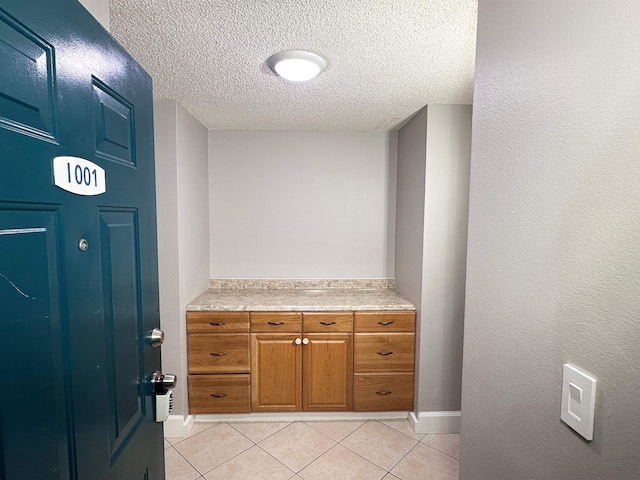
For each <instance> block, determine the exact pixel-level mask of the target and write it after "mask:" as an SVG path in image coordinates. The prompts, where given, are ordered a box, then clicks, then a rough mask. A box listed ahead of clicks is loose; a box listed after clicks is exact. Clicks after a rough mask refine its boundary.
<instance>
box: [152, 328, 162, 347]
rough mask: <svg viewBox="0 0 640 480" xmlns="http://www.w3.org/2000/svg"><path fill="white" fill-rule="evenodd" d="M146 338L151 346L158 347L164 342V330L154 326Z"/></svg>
mask: <svg viewBox="0 0 640 480" xmlns="http://www.w3.org/2000/svg"><path fill="white" fill-rule="evenodd" d="M148 338H149V341H150V342H151V346H152V347H153V348H158V347H159V346H160V345H162V344H163V343H164V332H163V331H162V330H160V329H159V328H154V329H153V330H151V333H150V334H149V337H148Z"/></svg>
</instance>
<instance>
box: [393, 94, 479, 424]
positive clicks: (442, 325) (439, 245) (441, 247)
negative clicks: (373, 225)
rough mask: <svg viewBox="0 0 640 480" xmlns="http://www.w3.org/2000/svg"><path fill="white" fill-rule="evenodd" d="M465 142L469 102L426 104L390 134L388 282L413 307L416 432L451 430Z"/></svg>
mask: <svg viewBox="0 0 640 480" xmlns="http://www.w3.org/2000/svg"><path fill="white" fill-rule="evenodd" d="M470 142H471V106H469V105H429V106H428V107H425V108H424V109H423V110H421V111H420V112H418V114H417V115H416V116H415V117H414V118H413V119H411V121H410V122H409V123H407V125H405V126H404V127H403V128H402V129H401V130H400V132H399V135H398V199H397V228H396V246H397V248H396V281H397V284H398V288H400V290H401V291H402V292H404V293H405V295H407V297H408V298H409V299H410V300H411V301H412V302H413V303H414V304H415V305H416V307H417V312H416V314H417V329H416V335H417V338H416V345H417V355H416V398H415V410H416V413H417V421H418V425H415V428H416V430H417V431H420V432H422V433H427V432H429V433H433V432H437V431H457V430H458V429H459V411H460V390H461V385H460V384H461V378H462V338H463V332H462V330H463V323H464V288H465V265H466V240H467V218H468V198H469V162H470V157H471V144H470ZM443 412H445V413H443Z"/></svg>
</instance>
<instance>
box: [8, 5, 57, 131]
mask: <svg viewBox="0 0 640 480" xmlns="http://www.w3.org/2000/svg"><path fill="white" fill-rule="evenodd" d="M0 57H2V58H3V64H4V65H6V67H4V68H2V69H0V112H1V113H0V124H2V125H3V126H4V127H5V128H10V129H12V130H15V131H18V132H22V133H26V134H27V135H35V136H40V137H43V138H46V139H53V138H54V136H55V135H54V133H55V123H54V122H55V120H56V116H55V110H56V109H55V102H54V99H55V92H56V90H55V82H54V75H53V71H54V70H53V47H52V46H51V45H49V44H48V43H47V42H45V41H44V40H42V39H41V38H38V36H37V35H35V34H34V33H33V32H30V31H29V30H28V29H27V28H26V27H25V26H24V25H21V24H20V23H19V22H17V21H16V20H14V19H12V18H11V17H9V16H8V15H6V14H4V13H3V12H2V11H0ZM16 80H19V81H16Z"/></svg>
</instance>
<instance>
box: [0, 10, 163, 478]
mask: <svg viewBox="0 0 640 480" xmlns="http://www.w3.org/2000/svg"><path fill="white" fill-rule="evenodd" d="M59 157H60V158H59ZM56 158H57V160H54V159H56ZM101 171H103V172H104V175H103V176H101ZM72 187H73V188H72ZM75 187H82V188H84V190H82V191H79V190H77V189H76V192H75V193H74V188H75ZM154 189H155V187H154V163H153V124H152V96H151V80H150V78H149V76H148V75H147V74H146V73H145V72H144V71H143V70H142V68H141V67H140V66H139V65H137V64H136V63H135V62H134V61H133V60H132V59H131V57H130V56H129V55H128V54H127V53H126V52H125V51H124V50H123V49H122V48H121V47H120V46H119V45H118V44H117V43H116V42H115V41H113V40H112V39H111V37H110V36H109V35H108V34H107V33H106V32H105V31H104V30H103V29H102V27H101V26H100V25H99V24H98V23H97V22H96V21H95V20H94V19H93V18H92V17H91V16H90V15H89V14H88V13H87V12H86V10H85V9H84V8H83V7H82V6H81V5H80V4H79V3H78V2H77V1H75V0H46V1H37V0H0V365H2V369H3V377H4V378H3V380H2V381H1V382H0V383H1V384H2V394H0V480H49V479H51V480H54V479H55V480H58V479H78V480H102V479H105V480H106V479H112V480H129V479H130V480H143V479H146V480H155V479H162V478H164V460H163V439H162V425H161V424H160V423H156V422H155V421H154V418H155V417H154V415H155V412H154V396H153V391H152V385H151V377H152V375H153V373H154V372H155V371H157V370H159V369H160V351H159V350H160V349H158V348H152V346H151V344H150V340H149V336H150V332H151V331H152V329H154V328H155V327H158V326H159V312H158V279H157V246H156V223H155V221H156V220H155V190H154ZM102 190H104V191H103V192H102ZM78 192H79V193H78Z"/></svg>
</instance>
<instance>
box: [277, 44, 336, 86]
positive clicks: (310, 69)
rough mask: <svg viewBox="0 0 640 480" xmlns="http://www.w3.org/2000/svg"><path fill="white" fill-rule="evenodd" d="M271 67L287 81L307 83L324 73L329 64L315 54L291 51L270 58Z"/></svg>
mask: <svg viewBox="0 0 640 480" xmlns="http://www.w3.org/2000/svg"><path fill="white" fill-rule="evenodd" d="M269 66H270V67H271V70H273V71H274V72H275V73H277V74H278V75H280V76H281V77H282V78H284V79H285V80H289V81H292V82H306V81H307V80H311V79H312V78H315V77H317V76H318V75H319V74H320V73H322V72H323V71H324V69H325V68H326V67H327V62H325V61H324V59H323V58H322V57H320V56H318V55H316V54H315V53H311V52H304V51H302V50H289V51H286V52H280V53H276V54H275V55H273V56H272V57H270V58H269Z"/></svg>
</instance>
